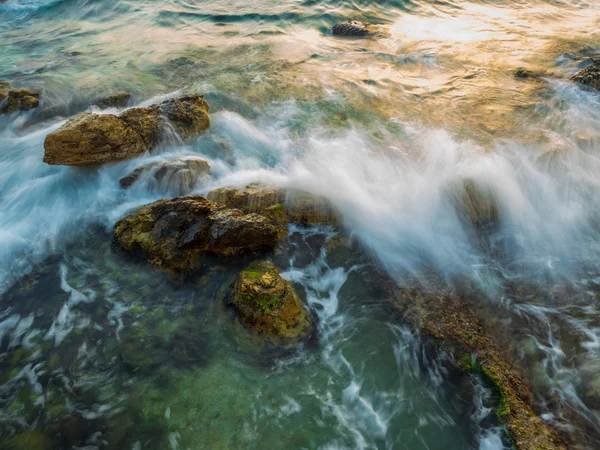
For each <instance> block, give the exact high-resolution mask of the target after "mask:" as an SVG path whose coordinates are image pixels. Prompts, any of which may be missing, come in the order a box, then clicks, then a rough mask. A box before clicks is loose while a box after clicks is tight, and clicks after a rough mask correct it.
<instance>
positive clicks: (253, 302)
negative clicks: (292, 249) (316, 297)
mask: <svg viewBox="0 0 600 450" xmlns="http://www.w3.org/2000/svg"><path fill="white" fill-rule="evenodd" d="M229 302H230V304H231V305H232V306H233V308H235V310H236V311H237V313H238V316H239V318H240V321H241V322H242V324H243V325H244V326H245V327H247V328H250V329H252V330H254V331H256V332H257V333H259V334H260V335H263V336H264V337H265V338H266V339H268V340H271V341H273V342H274V343H282V344H298V343H300V342H301V341H303V340H305V339H307V338H308V337H309V336H310V334H311V332H312V328H313V327H312V324H311V321H310V315H309V313H308V311H307V310H306V309H305V308H304V306H303V305H302V303H301V302H300V300H299V299H298V296H297V295H296V294H295V292H294V289H293V287H292V285H291V284H290V283H289V282H287V281H286V280H284V279H283V278H281V276H280V275H279V272H278V270H277V268H276V267H275V265H273V264H272V263H270V262H267V261H258V262H254V263H252V264H251V265H249V266H248V267H246V268H245V269H244V270H243V271H241V272H240V274H239V275H238V277H237V279H236V281H235V284H234V286H233V290H232V292H231V295H230V297H229Z"/></svg>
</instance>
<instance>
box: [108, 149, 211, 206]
mask: <svg viewBox="0 0 600 450" xmlns="http://www.w3.org/2000/svg"><path fill="white" fill-rule="evenodd" d="M209 173H210V166H209V164H208V163H207V162H206V161H205V160H204V159H202V158H198V157H187V158H176V159H174V160H172V161H169V162H162V161H156V162H151V163H149V164H144V165H143V166H140V167H138V168H137V169H135V170H134V171H133V172H131V173H130V174H129V175H127V176H125V177H123V178H121V179H120V180H119V183H120V184H121V187H123V188H128V187H130V186H131V185H133V184H134V183H138V182H145V183H146V185H148V184H149V183H152V184H154V185H155V186H156V187H157V188H158V189H159V190H160V191H166V192H170V193H172V194H173V195H177V196H179V195H185V194H188V193H189V192H190V191H191V190H192V189H193V188H194V186H195V185H196V183H197V182H198V180H199V179H200V178H202V177H206V176H208V174H209ZM147 187H150V186H147Z"/></svg>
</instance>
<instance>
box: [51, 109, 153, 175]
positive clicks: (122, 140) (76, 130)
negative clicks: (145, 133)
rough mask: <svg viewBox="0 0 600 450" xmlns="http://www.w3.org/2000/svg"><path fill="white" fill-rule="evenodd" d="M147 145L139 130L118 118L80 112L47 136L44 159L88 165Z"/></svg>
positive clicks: (129, 154) (139, 150) (131, 154)
mask: <svg viewBox="0 0 600 450" xmlns="http://www.w3.org/2000/svg"><path fill="white" fill-rule="evenodd" d="M147 149H148V147H147V145H146V143H145V142H144V140H143V139H142V137H141V136H140V134H139V133H138V132H136V131H135V130H134V129H133V128H132V127H130V126H129V125H127V123H126V122H124V121H123V120H121V119H120V118H118V117H116V116H113V115H112V114H106V115H99V114H90V113H83V114H80V115H78V116H76V117H75V118H74V119H71V120H69V121H68V122H67V123H65V124H64V125H63V126H62V127H60V128H59V129H58V130H56V131H54V132H53V133H50V134H49V135H48V136H46V140H45V142H44V150H45V151H44V162H45V163H46V164H51V165H55V164H60V165H66V166H89V165H96V164H103V163H106V162H112V161H120V160H123V159H128V158H132V157H135V156H138V155H141V154H142V153H144V152H145V151H146V150H147Z"/></svg>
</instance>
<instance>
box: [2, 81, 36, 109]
mask: <svg viewBox="0 0 600 450" xmlns="http://www.w3.org/2000/svg"><path fill="white" fill-rule="evenodd" d="M39 104H40V93H39V92H35V91H32V90H30V89H12V86H11V84H10V83H8V82H7V81H0V112H2V113H11V112H16V111H29V110H30V109H33V108H35V107H37V106H38V105H39Z"/></svg>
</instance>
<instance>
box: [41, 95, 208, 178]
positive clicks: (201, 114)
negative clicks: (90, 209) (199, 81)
mask: <svg viewBox="0 0 600 450" xmlns="http://www.w3.org/2000/svg"><path fill="white" fill-rule="evenodd" d="M165 120H167V121H168V122H169V123H170V124H171V125H172V126H173V127H174V128H175V129H176V130H177V131H178V132H179V133H180V134H181V136H182V137H184V138H189V137H191V136H192V135H194V134H196V133H200V132H202V131H204V130H205V129H207V128H208V127H209V125H210V121H209V117H208V104H207V103H206V101H205V100H204V98H203V97H202V96H200V95H190V96H186V97H182V98H179V99H170V100H166V101H164V102H162V103H160V104H159V105H153V106H150V107H147V108H132V109H130V110H128V111H125V112H124V113H123V114H121V115H120V116H119V117H117V116H114V115H112V114H90V113H84V114H80V115H78V116H76V117H75V118H74V119H71V120H69V121H68V122H67V123H65V124H64V125H63V126H62V127H60V128H59V129H58V130H56V131H54V132H53V133H50V134H49V135H48V136H47V137H46V141H45V142H44V150H45V151H44V162H45V163H47V164H59V165H67V166H89V165H98V164H103V163H107V162H114V161H120V160H123V159H129V158H133V157H136V156H138V155H140V154H141V153H143V152H145V151H148V150H152V149H153V148H154V147H155V146H156V145H157V144H158V142H159V141H160V138H161V136H162V135H163V133H164V131H163V130H164V128H165V127H164V125H165V124H164V121H165Z"/></svg>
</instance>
